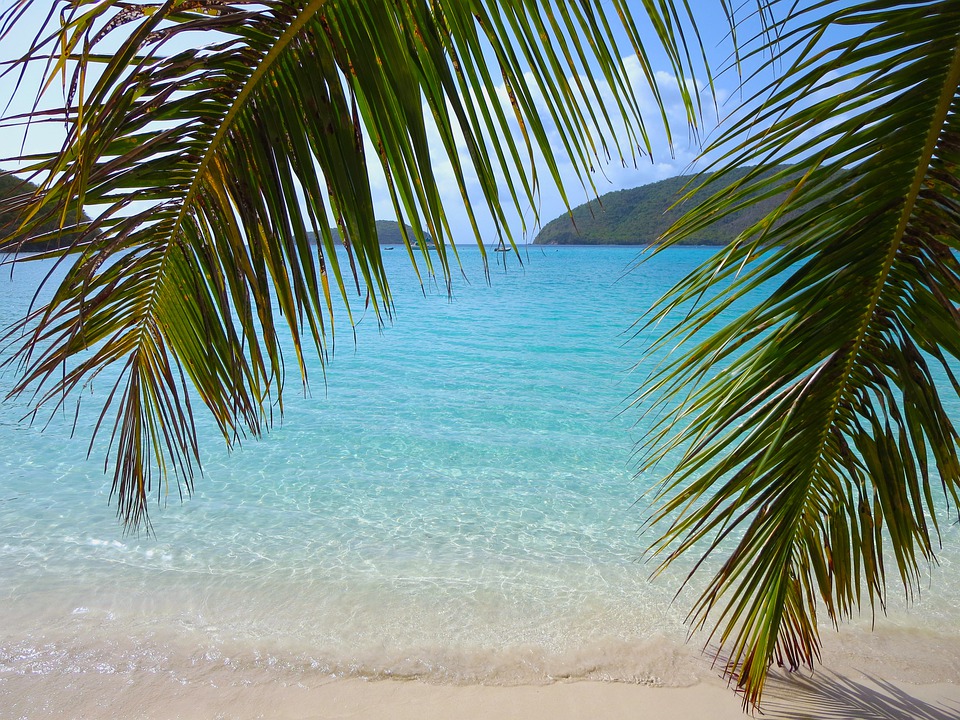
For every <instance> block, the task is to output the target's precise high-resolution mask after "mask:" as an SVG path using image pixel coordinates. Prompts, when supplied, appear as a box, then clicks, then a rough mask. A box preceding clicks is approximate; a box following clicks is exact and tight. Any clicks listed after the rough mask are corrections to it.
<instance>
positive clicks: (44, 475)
mask: <svg viewBox="0 0 960 720" xmlns="http://www.w3.org/2000/svg"><path fill="white" fill-rule="evenodd" d="M710 252H712V251H711V250H708V249H702V248H686V249H684V248H679V249H674V250H670V251H669V252H666V253H664V254H662V255H660V256H658V257H656V258H654V259H653V260H651V261H649V262H647V263H646V264H644V265H643V266H642V267H641V268H640V269H639V270H635V271H632V272H628V268H629V267H630V266H631V265H632V264H633V261H634V260H635V259H636V257H637V249H636V248H612V247H593V248H576V247H560V248H556V247H545V248H539V247H536V248H529V249H526V248H525V249H523V250H522V252H521V255H522V260H523V264H522V266H521V265H520V263H519V262H518V260H517V258H516V257H515V256H513V255H510V256H508V257H506V258H504V257H501V256H499V255H497V256H494V254H493V253H491V257H490V262H491V266H490V281H489V283H488V282H487V281H486V280H485V277H484V273H483V270H482V266H481V263H480V256H479V253H478V252H477V250H476V249H475V248H464V249H462V250H461V255H462V262H463V269H464V273H465V275H466V278H464V277H462V276H461V275H459V274H458V275H456V276H455V277H454V279H453V291H452V295H450V296H448V294H447V292H446V289H445V288H444V287H443V285H442V284H441V285H440V286H436V285H428V286H427V287H426V288H425V289H424V290H421V287H420V286H419V284H418V282H417V280H416V277H415V275H414V274H413V272H412V270H411V269H410V267H409V260H408V258H407V256H406V253H405V251H404V250H403V249H401V248H397V249H396V250H393V251H389V250H388V251H385V253H384V257H385V262H386V264H387V267H388V270H389V272H390V277H391V279H392V286H393V290H394V294H395V302H396V314H395V317H394V319H393V320H392V322H390V323H388V324H387V325H385V326H383V327H380V326H378V324H377V322H376V319H375V318H374V317H372V316H371V315H370V314H369V313H367V314H366V315H365V316H364V315H363V314H362V303H357V307H358V308H361V310H360V311H358V315H357V318H358V319H359V322H358V324H357V327H356V333H355V335H354V334H353V333H351V331H350V329H349V327H348V325H347V323H346V321H345V318H344V317H343V316H341V317H340V318H339V319H338V320H339V324H338V327H339V331H338V334H337V339H336V349H335V353H334V355H333V357H332V358H331V360H330V362H329V363H328V364H327V365H326V367H325V368H321V366H320V364H319V362H318V361H314V364H313V366H312V367H311V368H310V379H311V383H310V387H309V391H308V392H307V393H301V392H299V384H298V382H297V380H296V378H295V377H293V376H291V377H289V378H288V383H287V386H288V387H287V390H288V393H287V395H286V396H285V411H284V414H283V417H282V421H281V422H279V423H278V424H277V426H276V427H275V428H274V430H273V431H272V432H271V433H270V434H269V435H267V436H266V437H264V438H263V439H262V440H260V441H254V440H249V439H248V440H245V441H244V442H243V443H242V445H241V446H240V447H238V448H235V449H234V450H232V451H228V450H227V448H226V447H225V445H224V443H223V440H222V438H220V437H219V435H218V433H217V431H216V428H215V427H214V426H213V424H212V422H211V421H209V420H208V419H206V418H204V417H202V416H200V417H199V418H198V422H199V431H200V435H201V440H202V447H203V474H202V475H201V476H198V477H197V481H196V492H195V494H194V495H193V496H192V497H191V498H189V499H186V500H185V501H184V502H181V501H180V498H179V495H178V494H177V492H176V489H175V488H171V490H170V492H169V493H168V494H165V495H163V496H162V497H161V499H160V502H159V503H157V502H154V504H153V505H152V508H151V510H152V512H151V519H152V522H153V529H154V534H153V535H151V536H147V535H131V534H125V533H124V531H123V528H122V527H121V526H120V524H119V522H118V521H117V519H116V517H115V511H114V508H113V506H111V505H110V504H109V502H108V494H109V477H107V476H105V475H104V472H103V453H104V448H103V447H102V446H98V447H94V449H93V453H92V455H91V457H90V458H89V459H88V458H87V446H88V443H89V438H90V430H89V427H88V426H87V423H86V421H84V420H83V418H89V416H90V414H91V413H93V408H94V407H95V406H96V403H97V402H98V401H99V399H102V397H103V393H104V392H105V390H106V388H107V386H108V384H107V383H106V382H102V381H101V382H98V383H97V384H95V386H94V388H93V391H92V397H85V398H84V407H86V408H87V409H86V410H84V411H83V413H81V419H82V420H81V422H80V426H79V427H78V428H77V431H76V433H72V424H73V417H72V415H70V414H67V415H66V416H57V417H55V418H53V419H52V420H51V422H50V423H49V425H48V426H47V427H46V428H45V429H43V430H42V428H41V426H42V424H43V423H37V424H35V425H30V424H28V423H25V422H23V421H22V420H21V416H22V415H23V413H24V411H25V408H26V405H25V404H24V401H16V402H8V403H6V404H4V405H3V406H0V447H2V448H3V453H2V457H0V708H2V707H3V706H4V697H5V696H6V698H7V700H8V701H10V702H12V700H16V701H17V702H18V703H20V704H19V706H18V707H21V708H24V707H34V705H30V702H34V703H39V702H40V700H37V699H36V698H34V699H33V700H30V699H29V698H28V699H25V698H24V693H25V692H27V693H28V692H29V687H30V682H31V679H33V680H34V681H35V682H36V683H38V684H37V685H36V686H35V687H43V693H44V699H43V702H44V703H48V704H49V703H57V702H69V699H68V698H69V696H70V692H71V690H70V688H72V687H75V684H76V682H77V678H79V677H86V678H88V679H89V678H94V679H95V678H96V677H98V676H115V675H118V674H119V675H121V676H124V677H128V678H129V681H130V684H131V685H134V684H135V682H136V679H137V678H139V677H143V676H148V675H151V674H152V675H154V676H163V677H165V678H168V679H173V680H175V681H176V682H177V683H180V684H183V685H187V686H189V685H191V684H195V685H210V684H212V683H215V684H218V687H230V686H233V687H241V686H244V685H247V684H249V683H250V682H252V679H251V678H254V677H256V678H257V682H266V681H278V682H291V683H295V682H298V681H299V680H300V679H303V678H311V677H312V678H329V677H359V678H369V679H379V678H418V679H421V680H423V681H426V682H435V683H452V684H465V683H466V684H476V683H482V684H508V685H509V684H520V683H544V682H551V681H554V680H559V679H562V680H576V679H599V680H609V681H622V682H639V683H649V684H655V685H667V686H678V685H687V684H691V683H693V682H696V681H697V680H698V679H699V678H701V677H703V676H704V674H708V673H715V671H714V670H712V669H711V668H710V665H709V663H708V662H706V661H704V660H703V659H702V656H701V654H700V650H701V648H702V647H703V645H704V643H705V637H704V636H702V635H694V636H693V637H691V638H688V632H689V627H688V626H687V625H686V624H685V616H686V611H687V609H688V608H689V606H690V604H691V601H692V599H693V596H694V595H693V592H692V591H691V590H688V591H684V592H682V593H680V594H679V596H677V595H676V593H677V590H678V588H679V587H680V584H681V581H682V579H683V577H684V575H685V572H686V569H687V568H688V567H689V565H688V566H687V567H676V568H673V569H671V570H670V571H668V572H667V573H665V574H663V575H661V576H659V577H657V578H656V579H651V577H650V576H651V573H652V571H653V569H654V566H653V565H652V564H651V563H650V562H649V561H648V560H647V559H646V558H645V557H644V552H643V551H644V548H645V547H646V545H647V544H648V543H649V542H650V540H651V538H650V537H648V536H646V535H643V534H641V533H640V532H639V530H640V527H641V525H642V523H643V520H644V518H645V517H646V515H647V513H648V512H649V504H648V503H649V500H648V499H647V496H646V493H647V491H648V490H649V489H650V487H651V486H652V485H653V484H654V483H655V482H656V480H657V479H658V478H657V477H656V476H654V475H638V474H637V467H636V458H635V455H634V450H635V446H636V444H637V442H638V441H640V440H641V439H642V438H643V437H644V433H645V427H644V426H643V425H642V424H641V423H640V413H639V412H638V410H637V409H636V408H633V407H631V406H630V405H629V398H630V396H631V395H632V393H634V391H635V390H636V389H637V387H638V386H639V385H640V384H641V383H642V381H643V379H644V378H645V377H646V375H647V373H648V372H649V369H650V368H649V367H648V366H646V365H644V364H638V362H639V361H640V360H641V359H642V357H643V351H644V349H645V347H646V342H647V341H648V340H649V338H643V337H633V332H632V330H631V326H632V323H633V322H634V321H635V320H636V319H637V318H639V317H640V316H641V315H642V313H643V312H644V311H645V310H646V309H647V308H648V307H649V306H650V304H651V303H652V302H653V301H654V300H655V299H656V298H657V297H659V296H660V295H661V294H662V293H663V292H664V291H665V290H666V289H667V288H668V287H669V286H670V285H672V284H673V283H674V282H676V281H677V280H678V279H680V278H681V277H682V276H683V274H684V273H685V272H686V271H688V270H690V269H692V268H693V267H694V266H695V265H696V264H698V263H699V262H701V261H702V260H703V259H704V258H705V257H706V256H707V255H708V253H710ZM44 271H45V267H44V266H42V265H28V266H24V267H19V268H18V269H17V270H16V272H15V273H14V275H13V277H12V278H11V276H10V274H9V272H6V271H5V272H4V273H3V275H2V276H0V321H2V324H4V325H5V324H7V323H8V322H10V321H12V320H13V319H14V318H16V317H17V316H18V314H19V313H21V312H23V310H24V309H25V308H26V306H27V304H28V303H29V301H30V299H31V297H32V293H33V289H34V288H35V286H36V283H37V280H38V278H39V277H40V276H41V275H42V273H43V272H44ZM291 371H292V372H295V368H291ZM11 383H12V377H11V376H10V374H9V373H7V374H6V375H4V376H3V377H2V378H0V390H4V391H5V390H6V389H7V388H9V387H10V385H11ZM98 393H99V395H98ZM958 412H960V411H958ZM954 517H955V513H954ZM942 519H943V521H944V523H943V527H944V533H943V544H944V547H943V549H942V551H941V553H940V564H939V565H938V566H932V567H930V568H929V569H928V571H927V575H928V577H926V578H925V580H924V585H923V588H922V591H921V593H920V595H919V596H918V597H915V598H913V599H912V601H911V602H909V603H908V602H906V600H905V599H902V594H903V593H902V591H899V590H898V589H896V588H895V587H892V589H891V594H890V595H891V598H890V604H889V607H888V609H887V613H886V615H883V614H882V613H878V617H877V618H876V623H875V630H874V632H872V633H871V625H872V624H873V618H871V617H870V613H869V610H865V612H864V615H863V616H862V617H860V618H857V619H854V620H853V621H852V622H851V623H849V624H846V625H843V626H841V630H840V632H835V631H834V630H833V629H832V628H830V627H826V626H825V627H824V630H823V633H824V635H823V639H824V644H825V652H826V653H827V657H829V656H830V653H833V656H834V657H843V658H845V659H847V660H849V661H851V662H853V663H860V665H862V666H864V667H870V666H874V665H875V666H877V667H878V668H879V669H880V670H878V671H879V672H881V673H882V674H883V675H884V676H885V677H890V678H894V677H896V678H901V679H906V680H926V681H929V682H937V681H939V682H958V681H960V532H958V528H957V525H956V524H955V523H952V522H951V521H950V520H949V518H948V516H947V515H946V511H945V512H944V515H943V518H942ZM698 582H699V579H698V578H695V579H694V581H693V583H692V584H693V586H697V585H698ZM15 681H16V682H15ZM24 688H27V690H25V689H24ZM60 692H62V697H60V698H59V699H58V697H57V694H58V693H60ZM25 703H26V704H25ZM7 707H13V705H11V704H8V705H7ZM27 714H28V715H29V713H27ZM11 716H12V715H11ZM0 717H5V715H4V711H3V710H0Z"/></svg>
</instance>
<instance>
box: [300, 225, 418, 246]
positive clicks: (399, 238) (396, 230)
mask: <svg viewBox="0 0 960 720" xmlns="http://www.w3.org/2000/svg"><path fill="white" fill-rule="evenodd" d="M406 228H407V236H408V237H409V238H410V242H411V243H414V244H415V243H416V241H415V240H414V237H413V228H412V227H410V226H409V225H407V226H406ZM331 232H332V233H333V236H334V237H335V238H339V237H340V232H339V231H338V230H337V229H336V228H331ZM310 235H311V239H313V240H314V241H316V238H313V237H312V236H313V233H310ZM377 240H379V241H380V244H381V245H403V233H401V232H400V223H398V222H397V221H396V220H377ZM432 243H433V238H431V237H430V236H429V235H427V244H432Z"/></svg>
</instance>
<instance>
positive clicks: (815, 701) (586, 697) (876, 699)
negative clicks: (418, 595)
mask: <svg viewBox="0 0 960 720" xmlns="http://www.w3.org/2000/svg"><path fill="white" fill-rule="evenodd" d="M225 679H226V677H225V676H223V675H221V674H220V673H218V672H212V673H210V675H209V676H208V677H207V678H206V679H205V680H204V681H200V682H191V683H183V682H182V680H177V679H176V678H175V677H173V676H171V675H170V674H169V673H165V672H164V671H163V670H161V669H159V668H158V671H157V672H143V671H139V672H137V673H135V674H133V673H124V672H112V673H104V672H98V671H95V670H93V671H89V670H84V669H80V668H78V669H77V672H76V674H75V675H73V676H72V677H69V678H65V677H64V676H62V675H61V676H59V677H58V678H56V679H54V678H51V677H50V676H44V675H39V674H34V675H15V674H9V673H0V718H4V719H6V718H30V719H31V720H34V719H40V718H149V719H158V720H159V719H171V720H172V719H174V718H176V719H178V720H179V719H187V718H191V719H192V718H217V719H222V720H227V719H237V720H240V719H247V718H250V719H253V718H269V719H274V720H295V719H296V720H307V719H311V718H315V719H321V718H323V719H324V720H327V719H329V720H333V719H337V720H353V719H356V720H381V719H382V720H408V719H409V720H434V719H436V720H441V719H442V720H447V719H454V718H456V719H458V720H473V719H478V720H479V719H481V718H483V719H487V718H489V719H491V720H493V719H495V720H514V719H515V720H539V719H542V720H579V719H581V718H582V719H583V720H588V719H589V720H594V719H603V720H618V719H620V718H623V719H624V720H626V719H627V718H629V719H630V720H644V719H645V718H660V719H667V718H669V719H671V720H727V719H729V720H739V719H740V718H743V717H745V716H744V715H743V713H742V710H741V705H740V699H739V697H738V696H737V695H735V694H734V693H733V692H732V691H731V690H729V689H727V688H726V687H725V686H724V684H723V682H721V681H720V680H719V679H717V680H710V681H706V682H701V683H698V684H696V685H694V686H691V687H686V688H658V687H647V686H641V685H627V684H623V683H602V682H569V683H555V684H551V685H543V686H518V687H495V686H480V685H471V686H449V685H446V686H445V685H429V684H425V683H421V682H417V681H406V682H401V681H389V680H381V681H363V680H356V679H349V680H338V679H325V680H321V679H315V680H314V681H313V682H314V684H304V683H299V682H298V683H295V684H289V683H280V682H276V681H275V679H273V680H271V679H270V676H269V674H267V673H265V674H264V675H263V676H262V677H260V678H255V677H247V678H246V679H245V680H244V682H243V683H242V684H239V685H238V684H236V683H226V684H224V683H223V681H224V680H225ZM763 710H764V717H765V718H767V719H773V720H777V719H779V720H799V719H801V718H817V719H821V718H829V720H854V719H856V720H880V719H883V720H891V719H893V718H904V719H908V718H909V719H910V720H957V718H960V685H957V684H952V683H940V684H934V685H912V684H909V683H902V682H900V683H897V684H891V683H887V682H885V681H882V680H880V679H878V678H875V677H871V676H867V675H864V674H862V673H859V672H858V671H855V670H850V669H848V670H846V671H845V672H843V673H836V672H833V671H828V670H821V671H818V672H817V673H816V675H815V676H813V677H812V678H811V677H810V676H809V675H796V676H793V677H791V678H789V679H787V680H784V679H782V678H780V677H774V678H772V679H771V681H770V683H769V685H768V691H767V694H766V697H765V705H764V707H763Z"/></svg>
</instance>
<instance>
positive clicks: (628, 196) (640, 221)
mask: <svg viewBox="0 0 960 720" xmlns="http://www.w3.org/2000/svg"><path fill="white" fill-rule="evenodd" d="M748 171H749V168H743V169H740V170H737V171H735V172H732V173H730V181H731V182H733V181H735V180H737V179H739V178H741V177H743V176H744V175H746V173H747V172H748ZM695 177H696V176H694V175H679V176H677V177H673V178H668V179H667V180H661V181H659V182H655V183H650V184H649V185H642V186H640V187H638V188H633V189H631V190H618V191H615V192H610V193H607V194H605V195H601V196H600V198H599V199H598V200H594V201H592V202H589V203H586V204H584V205H580V206H579V207H577V208H574V210H573V219H572V220H571V217H570V215H569V214H567V213H564V214H563V215H561V216H560V217H558V218H556V219H555V220H551V221H550V222H549V223H547V224H546V225H544V226H543V229H542V230H541V231H540V233H539V234H538V235H537V237H536V238H535V239H534V243H535V244H537V245H647V244H649V243H652V242H654V241H655V240H656V239H657V238H658V237H660V236H661V235H662V234H663V233H664V232H665V231H666V230H667V228H669V227H670V225H671V224H672V223H673V222H674V221H675V220H676V219H677V217H678V216H679V215H680V213H682V212H684V211H686V210H687V209H688V208H690V207H693V206H695V204H696V201H697V196H694V197H693V198H692V199H691V200H690V201H688V202H686V203H684V204H683V205H682V206H681V208H679V209H674V210H670V211H669V212H668V208H669V207H670V206H671V205H672V204H673V203H675V202H676V201H677V200H678V199H679V198H680V196H681V195H682V194H683V191H684V186H685V185H686V184H687V183H688V182H689V181H690V180H692V179H693V178H695ZM717 189H718V188H710V189H709V190H708V194H709V193H712V192H714V191H716V190H717ZM778 202H779V200H778V199H777V198H776V197H774V198H768V199H766V200H763V201H761V202H760V203H758V204H757V205H755V206H753V207H750V208H748V209H746V210H742V211H739V212H736V213H733V214H732V215H730V216H728V217H726V218H724V219H723V220H722V221H721V222H718V223H716V224H715V225H712V226H711V227H710V228H708V229H706V230H703V231H702V232H700V233H698V234H695V235H693V236H692V237H691V238H689V239H688V240H686V241H684V244H686V245H724V244H726V243H728V242H730V241H731V240H732V239H733V238H734V237H736V236H737V235H739V234H740V233H741V232H742V231H743V230H744V229H746V228H747V227H749V226H750V225H752V224H753V223H755V222H757V221H758V220H760V218H762V217H763V216H764V215H766V214H767V213H768V212H769V211H770V210H772V209H773V208H774V207H775V206H776V205H777V203H778Z"/></svg>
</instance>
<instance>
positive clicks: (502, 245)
mask: <svg viewBox="0 0 960 720" xmlns="http://www.w3.org/2000/svg"><path fill="white" fill-rule="evenodd" d="M511 249H512V248H508V247H507V246H506V244H505V243H504V242H503V238H500V243H499V244H498V245H497V246H496V247H495V248H494V249H493V251H494V252H510V250H511Z"/></svg>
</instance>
